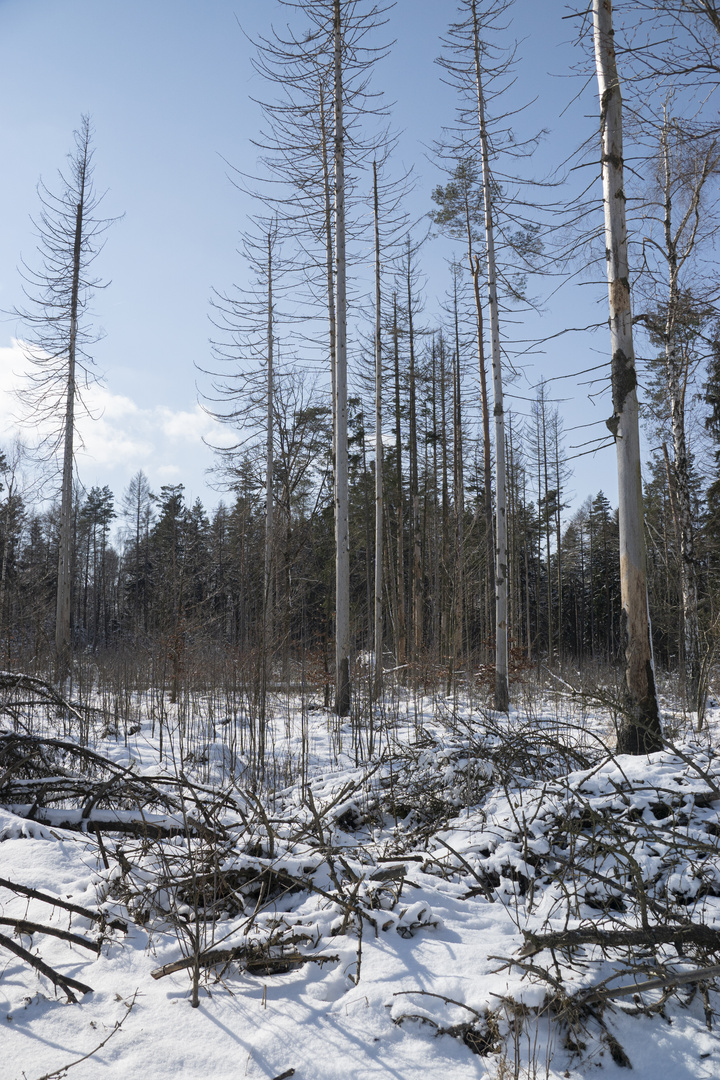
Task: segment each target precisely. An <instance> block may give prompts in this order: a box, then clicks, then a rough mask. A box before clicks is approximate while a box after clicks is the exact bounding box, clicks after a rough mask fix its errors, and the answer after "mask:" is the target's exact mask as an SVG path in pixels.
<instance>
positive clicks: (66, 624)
mask: <svg viewBox="0 0 720 1080" xmlns="http://www.w3.org/2000/svg"><path fill="white" fill-rule="evenodd" d="M86 146H87V143H86ZM84 193H85V185H84V180H83V184H82V186H81V189H80V200H79V202H78V204H77V208H76V212H75V239H74V244H73V269H72V285H71V295H70V337H69V341H68V368H67V394H66V398H65V437H64V444H63V471H62V490H61V497H60V531H59V541H58V582H57V604H56V612H55V660H56V676H57V680H58V682H59V683H62V682H63V681H64V680H65V679H66V678H67V676H68V673H69V670H70V653H71V641H70V591H71V583H72V565H71V561H72V533H73V520H72V503H73V439H74V435H75V349H76V342H77V330H78V296H79V292H80V252H81V249H82V232H83V209H84V198H83V197H84Z"/></svg>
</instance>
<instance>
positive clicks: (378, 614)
mask: <svg viewBox="0 0 720 1080" xmlns="http://www.w3.org/2000/svg"><path fill="white" fill-rule="evenodd" d="M373 205H374V211H375V588H374V610H373V650H374V655H375V697H380V694H381V693H382V673H383V632H382V631H383V603H382V600H383V595H382V586H383V443H382V338H381V332H380V331H381V321H380V314H381V312H380V209H379V200H378V177H377V163H376V162H375V161H373Z"/></svg>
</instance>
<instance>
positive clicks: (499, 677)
mask: <svg viewBox="0 0 720 1080" xmlns="http://www.w3.org/2000/svg"><path fill="white" fill-rule="evenodd" d="M472 17H473V40H474V47H475V84H476V90H477V110H478V124H479V127H480V150H481V154H482V174H483V200H484V203H485V245H486V248H487V271H488V311H489V314H490V354H491V357H492V372H493V400H494V409H493V412H494V415H495V708H496V710H497V711H498V712H507V711H508V709H509V708H510V691H509V686H508V635H507V596H508V580H507V563H508V559H507V511H506V499H507V493H506V481H505V407H504V403H503V385H502V358H501V354H500V319H499V313H498V298H497V269H496V266H495V236H494V221H493V206H492V184H491V179H490V160H489V148H488V138H487V128H486V126H485V97H484V95H483V88H482V70H481V66H480V31H479V25H478V17H477V6H476V2H475V0H472Z"/></svg>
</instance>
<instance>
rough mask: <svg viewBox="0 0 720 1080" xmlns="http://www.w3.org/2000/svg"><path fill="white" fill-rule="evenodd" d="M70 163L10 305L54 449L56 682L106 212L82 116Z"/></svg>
mask: <svg viewBox="0 0 720 1080" xmlns="http://www.w3.org/2000/svg"><path fill="white" fill-rule="evenodd" d="M74 135H75V149H74V151H73V152H71V153H70V154H69V155H68V160H69V167H68V170H67V172H66V173H63V172H60V173H59V179H60V189H59V193H58V194H55V193H54V192H52V191H50V189H49V188H47V187H46V186H45V184H44V183H43V182H42V181H41V182H40V184H39V185H38V194H39V197H40V204H41V210H40V214H39V216H38V218H37V221H35V222H34V224H35V227H36V229H37V235H38V256H39V261H38V267H37V269H31V268H30V267H29V266H27V265H26V264H25V263H23V269H22V276H23V279H24V282H25V285H24V289H23V291H24V293H25V297H26V301H27V302H26V304H25V305H24V306H23V307H22V308H16V309H15V312H14V314H15V315H17V316H18V317H19V318H20V319H21V321H22V325H23V331H22V346H23V350H24V352H25V355H26V357H27V359H28V360H29V361H30V364H31V368H32V370H31V372H30V375H29V382H30V387H29V393H24V394H23V397H24V399H25V401H27V402H28V403H29V405H30V407H31V410H32V411H31V419H32V423H33V425H34V426H37V427H39V428H40V430H41V431H42V432H44V433H46V434H45V436H44V439H43V441H42V443H41V447H40V449H41V450H42V451H43V452H46V453H47V454H48V455H50V456H55V455H56V454H57V455H58V456H61V459H62V467H61V476H62V481H61V489H60V521H59V530H58V532H59V543H58V580H57V601H56V618H55V654H56V655H55V660H56V675H57V679H58V681H59V682H62V681H63V680H64V679H65V678H67V676H68V674H69V670H70V658H71V636H70V609H71V602H70V601H71V574H72V568H71V561H70V560H71V548H72V529H73V471H74V470H73V463H74V458H73V452H74V448H75V442H76V416H77V409H78V406H79V407H80V408H82V407H83V398H82V390H83V388H85V387H87V386H88V385H89V384H90V383H91V382H92V381H93V380H94V378H95V376H94V374H93V372H92V367H91V365H92V360H91V358H90V357H89V355H88V353H87V351H86V349H87V346H88V345H90V344H91V343H92V342H94V341H97V336H96V335H94V334H93V332H92V328H91V327H90V325H89V322H88V320H87V314H88V305H89V303H90V300H91V299H92V296H93V293H94V290H95V289H97V288H99V287H101V283H100V281H99V280H98V279H96V278H93V277H92V276H90V274H89V269H90V267H91V265H92V263H93V261H94V259H95V257H96V256H97V254H98V252H99V251H100V250H101V247H102V245H101V244H99V243H98V238H99V237H100V235H101V234H102V233H103V232H104V231H105V230H106V229H107V228H108V226H109V225H110V224H112V219H107V218H105V219H103V218H98V217H96V216H95V211H96V210H97V207H98V205H99V203H100V200H101V198H102V196H97V195H96V194H95V191H94V189H93V182H92V177H93V162H92V159H93V151H92V145H91V142H92V129H91V126H90V119H89V117H87V116H83V117H82V119H81V122H80V127H79V128H78V130H77V131H76V132H75V133H74Z"/></svg>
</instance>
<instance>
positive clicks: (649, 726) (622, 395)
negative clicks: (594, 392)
mask: <svg viewBox="0 0 720 1080" xmlns="http://www.w3.org/2000/svg"><path fill="white" fill-rule="evenodd" d="M593 24H594V43H595V62H596V68H597V78H598V89H599V94H600V125H601V134H602V180H603V204H604V210H605V254H606V263H607V277H608V300H609V309H610V318H609V323H610V336H611V342H612V396H613V409H614V413H613V417H612V418H611V420H610V421H609V422H608V426H609V427H610V430H611V431H612V432H613V435H614V436H615V446H616V450H617V464H618V505H619V521H620V594H621V603H622V633H623V638H624V640H623V642H622V644H623V650H624V654H625V685H624V695H623V696H624V703H623V717H622V721H621V724H620V728H619V731H618V751H619V752H620V753H625V754H644V753H650V752H652V751H655V750H659V749H660V748H661V747H662V732H661V728H660V716H659V712H658V704H657V695H656V692H655V677H654V673H653V661H652V646H651V642H650V619H649V614H648V601H647V577H646V552H645V533H644V518H643V503H642V477H641V471H640V433H639V425H638V403H637V376H636V373H635V355H634V351H633V334H632V315H631V301H630V289H629V285H628V259H627V227H626V220H625V192H624V184H623V146H622V101H621V96H620V83H619V80H618V74H617V67H616V64H615V49H614V44H613V29H612V4H611V2H610V0H593Z"/></svg>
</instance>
